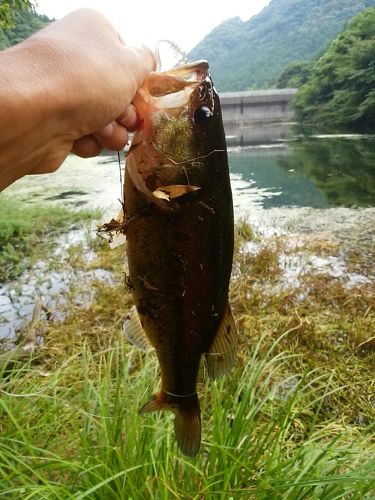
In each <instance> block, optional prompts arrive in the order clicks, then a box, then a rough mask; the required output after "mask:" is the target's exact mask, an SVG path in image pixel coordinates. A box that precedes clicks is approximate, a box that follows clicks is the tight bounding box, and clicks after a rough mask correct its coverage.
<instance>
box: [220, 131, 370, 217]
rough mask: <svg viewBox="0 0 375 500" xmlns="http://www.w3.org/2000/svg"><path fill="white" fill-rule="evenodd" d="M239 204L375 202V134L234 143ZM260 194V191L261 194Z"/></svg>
mask: <svg viewBox="0 0 375 500" xmlns="http://www.w3.org/2000/svg"><path fill="white" fill-rule="evenodd" d="M229 158H230V168H231V174H232V176H233V187H234V193H235V205H237V206H239V207H241V208H244V207H245V206H246V198H247V197H248V196H249V195H250V194H252V195H253V196H252V198H253V199H254V195H257V196H258V202H259V203H260V204H261V205H262V206H263V208H272V207H284V206H288V207H313V208H326V207H333V206H342V207H370V206H375V137H367V138H364V137H362V138H359V137H355V138H354V137H351V138H348V137H340V138H339V137H320V138H319V137H316V138H309V139H303V140H302V139H301V140H292V141H289V142H284V143H283V142H280V143H276V144H273V145H259V146H254V145H252V146H244V147H232V148H231V147H230V148H229ZM255 198H256V196H255Z"/></svg>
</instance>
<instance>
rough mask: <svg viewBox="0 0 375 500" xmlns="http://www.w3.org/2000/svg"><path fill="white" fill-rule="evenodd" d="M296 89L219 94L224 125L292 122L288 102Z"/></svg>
mask: <svg viewBox="0 0 375 500" xmlns="http://www.w3.org/2000/svg"><path fill="white" fill-rule="evenodd" d="M296 93H297V89H272V90H254V91H248V92H222V93H220V102H221V111H222V115H223V121H224V125H226V124H228V125H229V124H230V125H237V126H239V127H241V126H246V125H249V124H253V123H276V122H290V121H293V110H292V108H291V106H290V102H291V100H292V99H293V97H294V96H295V95H296Z"/></svg>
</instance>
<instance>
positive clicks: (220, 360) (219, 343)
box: [206, 304, 237, 378]
mask: <svg viewBox="0 0 375 500" xmlns="http://www.w3.org/2000/svg"><path fill="white" fill-rule="evenodd" d="M236 360H237V328H236V325H235V323H234V318H233V315H232V312H231V310H230V306H229V304H228V306H227V310H226V313H225V315H224V317H223V319H222V321H221V324H220V327H219V329H218V331H217V334H216V336H215V338H214V340H213V341H212V344H211V345H210V348H209V350H208V351H207V352H206V363H207V369H208V376H209V377H210V378H219V377H222V376H223V375H224V374H225V373H227V372H228V371H229V370H230V369H231V368H232V366H234V364H235V363H236Z"/></svg>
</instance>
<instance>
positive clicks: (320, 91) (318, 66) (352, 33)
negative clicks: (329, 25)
mask: <svg viewBox="0 0 375 500" xmlns="http://www.w3.org/2000/svg"><path fill="white" fill-rule="evenodd" d="M295 110H296V116H297V119H298V120H299V122H300V123H302V125H303V126H304V128H306V129H318V130H320V131H328V132H332V131H333V132H335V131H346V130H349V131H361V132H370V131H374V130H375V7H373V8H371V9H368V10H366V11H364V12H361V13H360V14H358V16H356V17H355V18H354V19H353V20H352V21H351V22H350V23H349V25H348V27H347V29H346V30H345V31H343V32H342V33H341V34H340V35H338V36H337V38H336V39H335V40H334V41H333V42H332V44H331V45H330V47H329V48H328V50H327V52H326V53H325V54H324V55H323V56H322V57H321V58H320V59H319V60H318V61H317V62H316V63H315V65H314V66H313V68H312V70H311V75H310V77H309V78H308V79H307V81H306V83H305V84H304V85H302V87H301V89H300V91H299V93H298V94H297V97H296V99H295Z"/></svg>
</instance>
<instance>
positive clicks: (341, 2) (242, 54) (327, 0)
mask: <svg viewBox="0 0 375 500" xmlns="http://www.w3.org/2000/svg"><path fill="white" fill-rule="evenodd" d="M374 5H375V0H271V2H270V4H269V6H268V7H266V8H264V9H263V10H262V12H260V14H258V15H257V16H253V17H252V18H251V19H249V20H248V21H246V22H243V21H241V19H240V18H239V17H237V18H233V19H229V20H227V21H225V22H223V23H222V24H220V25H219V26H218V27H217V28H215V29H214V30H213V31H212V32H211V33H209V34H208V35H207V36H206V37H205V38H204V39H203V40H202V41H201V42H200V43H199V44H198V45H197V46H196V47H195V48H194V49H193V50H192V51H191V52H190V53H189V60H194V59H200V58H204V59H207V60H208V61H209V63H210V67H211V73H212V75H213V78H214V81H215V85H216V86H217V88H218V89H219V90H221V91H229V90H247V89H251V88H261V87H270V86H274V85H275V83H276V80H277V78H278V76H279V75H280V74H281V73H282V71H283V70H284V69H285V67H286V66H287V65H288V64H290V63H293V62H296V61H308V60H311V59H313V58H314V57H316V56H317V55H318V54H319V53H320V52H323V51H324V50H325V49H326V48H327V46H328V44H329V43H330V42H331V41H332V40H333V39H334V37H335V36H336V35H337V34H338V33H339V32H340V31H342V30H343V29H344V27H345V24H346V23H347V21H348V20H350V19H351V18H352V17H354V16H355V15H356V14H358V13H359V12H360V11H362V10H364V9H365V8H367V7H371V6H374Z"/></svg>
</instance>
